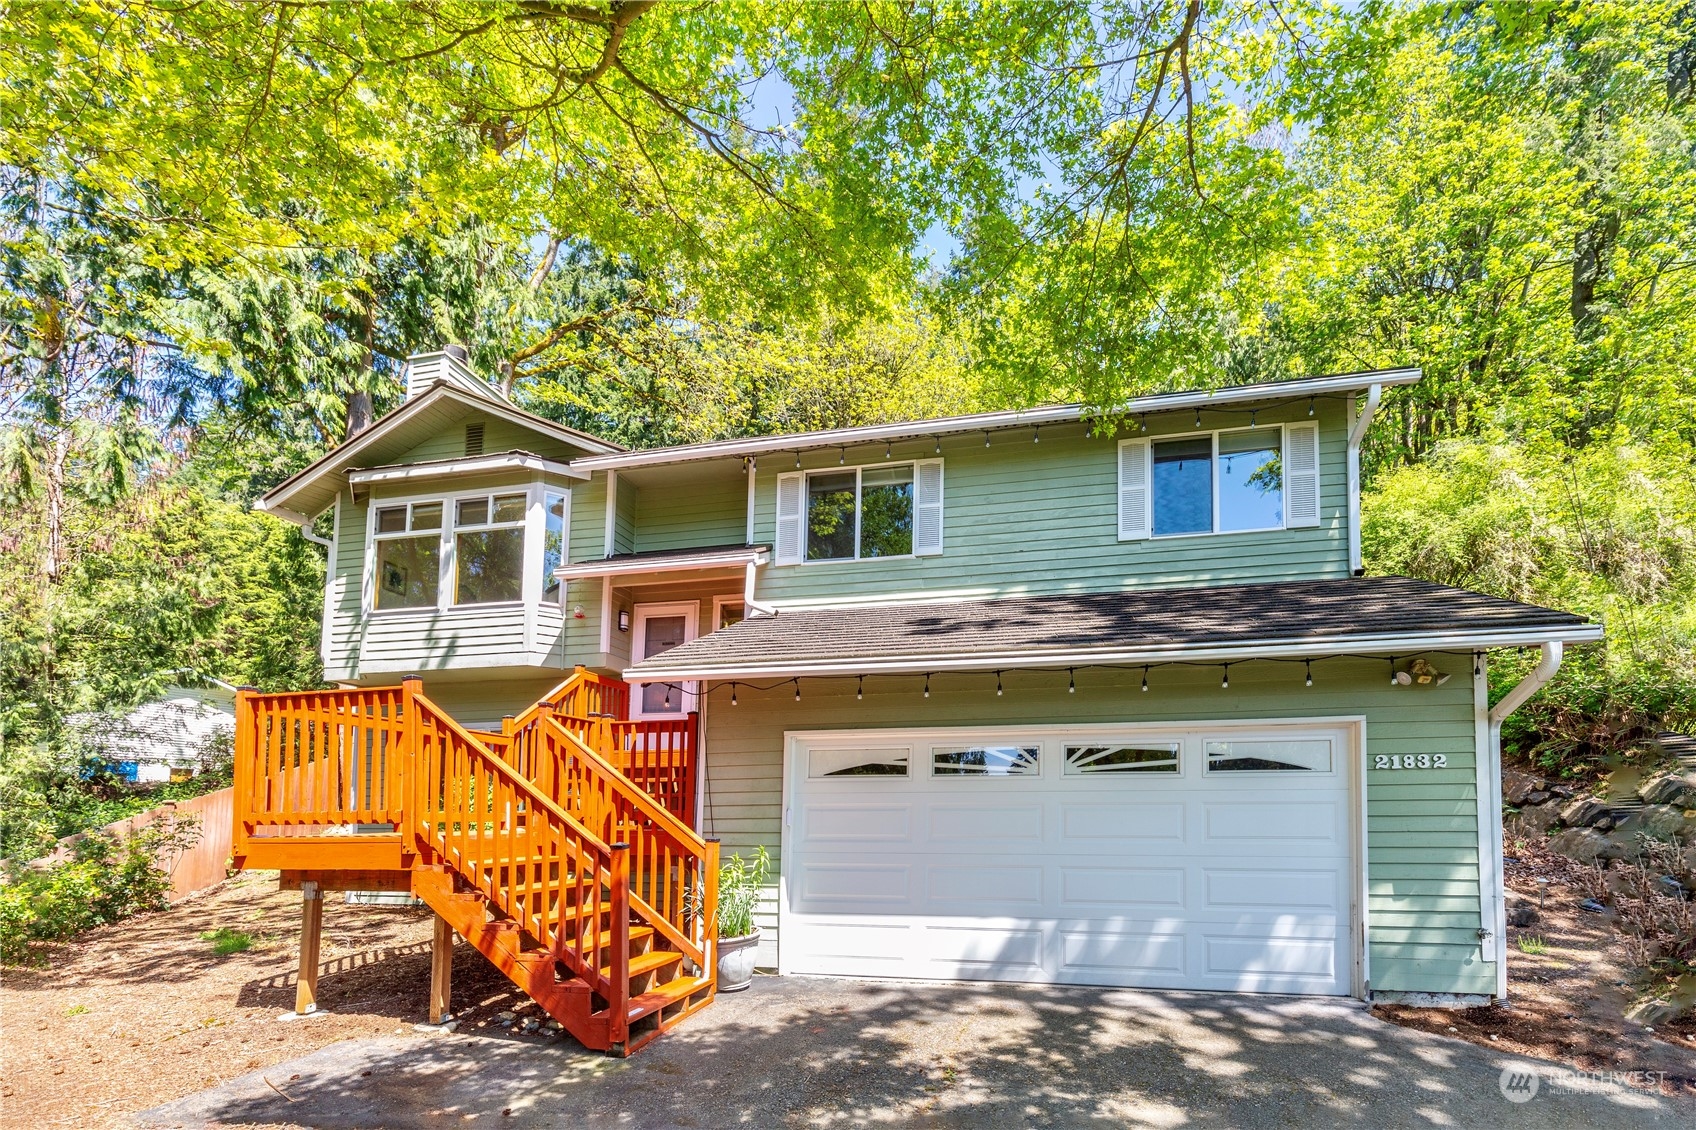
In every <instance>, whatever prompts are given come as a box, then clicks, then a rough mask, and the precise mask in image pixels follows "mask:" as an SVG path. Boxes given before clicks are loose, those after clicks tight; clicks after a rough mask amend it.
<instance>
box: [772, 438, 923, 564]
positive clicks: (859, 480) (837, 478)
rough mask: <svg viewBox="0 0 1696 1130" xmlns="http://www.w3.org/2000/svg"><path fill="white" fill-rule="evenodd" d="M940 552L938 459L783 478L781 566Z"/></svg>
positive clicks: (779, 496) (779, 503)
mask: <svg viewBox="0 0 1696 1130" xmlns="http://www.w3.org/2000/svg"><path fill="white" fill-rule="evenodd" d="M940 552H942V460H940V459H923V460H919V461H918V462H914V463H894V464H879V465H874V466H870V467H851V468H848V469H847V470H831V471H797V472H795V473H794V474H784V475H779V476H778V483H777V563H778V564H780V565H791V564H794V563H796V562H799V561H854V560H860V559H865V558H872V557H907V556H923V555H925V554H931V553H940Z"/></svg>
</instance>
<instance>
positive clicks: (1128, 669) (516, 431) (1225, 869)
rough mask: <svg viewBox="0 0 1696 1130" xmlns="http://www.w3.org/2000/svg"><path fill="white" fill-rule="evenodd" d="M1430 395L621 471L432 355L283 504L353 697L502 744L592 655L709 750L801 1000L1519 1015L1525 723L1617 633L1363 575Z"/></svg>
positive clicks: (283, 494)
mask: <svg viewBox="0 0 1696 1130" xmlns="http://www.w3.org/2000/svg"><path fill="white" fill-rule="evenodd" d="M1418 379H1419V373H1418V372H1417V371H1415V370H1395V371H1386V372H1372V373H1354V374H1346V375H1340V376H1326V377H1317V378H1311V379H1302V380H1291V381H1284V382H1277V383H1266V384H1254V385H1241V386H1232V387H1223V388H1217V389H1212V390H1207V391H1200V392H1184V393H1173V394H1166V395H1159V396H1149V397H1142V398H1139V399H1136V400H1133V401H1130V402H1129V403H1127V404H1125V405H1123V406H1122V407H1121V410H1120V411H1118V412H1116V413H1115V414H1114V417H1113V419H1112V421H1110V422H1104V421H1103V420H1101V419H1098V418H1096V417H1095V416H1092V415H1091V414H1090V413H1089V412H1087V411H1085V410H1084V409H1082V408H1080V407H1078V406H1058V407H1049V408H1039V409H1032V410H1028V411H1017V412H994V413H985V414H980V415H972V416H962V417H955V418H949V419H939V420H924V421H917V422H912V423H901V424H889V425H879V426H873V427H857V428H847V429H840V430H835V431H825V432H814V433H808V434H802V435H783V436H765V437H758V438H750V439H735V440H724V441H719V442H714V443H704V444H695V445H689V446H683V447H672V448H664V449H657V450H643V451H625V450H622V449H620V448H619V447H618V446H617V445H614V444H611V443H608V442H605V441H603V440H599V439H597V438H595V437H593V436H589V435H585V434H582V433H580V432H576V431H573V430H571V429H568V428H564V427H561V426H559V425H557V424H554V423H551V422H549V421H546V420H542V419H540V418H537V417H535V416H532V415H529V414H527V413H525V412H523V411H521V410H519V409H518V408H516V407H515V406H513V405H512V404H510V403H508V402H507V401H505V400H503V399H502V398H501V397H500V396H499V395H497V394H496V393H494V392H493V391H491V389H490V387H489V386H488V385H487V384H486V383H485V382H483V381H482V380H480V379H478V378H477V377H476V376H474V375H473V374H472V373H470V372H469V371H468V370H467V369H466V368H465V366H464V364H463V363H462V361H461V360H460V359H459V358H458V357H456V356H454V355H452V354H450V353H439V354H431V355H427V356H423V357H418V358H414V359H413V361H412V364H411V379H410V381H409V397H408V400H407V402H406V403H405V404H404V405H403V406H402V407H400V408H399V409H397V410H396V411H394V412H393V413H391V414H389V415H388V416H387V417H385V418H384V419H382V420H380V421H378V422H377V423H376V424H375V425H373V426H372V427H371V428H370V429H368V430H367V431H366V432H364V433H362V434H361V435H359V436H357V437H356V438H354V439H353V440H351V441H350V442H348V443H346V444H344V445H343V446H342V447H340V448H338V449H337V450H336V451H333V452H331V453H330V454H328V455H326V456H325V457H324V458H322V459H320V460H319V461H318V462H317V463H315V464H314V465H312V466H311V467H309V468H307V469H306V470H304V471H302V472H301V473H300V474H298V475H296V476H295V477H294V478H292V479H290V480H289V481H287V482H285V483H283V484H282V485H280V486H279V487H277V488H276V489H275V490H273V491H272V492H271V493H270V494H268V495H267V496H266V497H265V498H264V499H263V500H262V502H261V503H260V504H259V505H260V508H261V509H264V510H268V511H270V512H272V513H276V514H280V515H282V516H284V517H288V518H290V519H292V520H295V521H298V522H301V523H303V524H304V523H306V522H308V521H310V520H311V519H313V518H314V517H315V516H317V515H320V514H322V513H324V512H325V511H331V512H333V514H334V516H335V534H334V538H333V541H332V545H331V546H330V550H329V554H330V562H331V568H330V570H329V583H328V585H327V588H326V592H325V603H324V627H323V658H324V664H325V671H326V678H327V679H329V680H331V681H334V682H337V683H340V684H343V685H346V686H350V687H378V686H390V685H393V684H396V683H397V682H399V680H400V678H401V676H402V675H405V674H417V675H419V676H421V677H422V679H423V688H424V691H425V693H427V694H428V696H429V698H430V699H431V701H433V702H434V703H437V704H439V705H440V706H441V707H442V708H443V709H445V710H447V711H448V712H450V713H451V714H452V715H453V716H454V718H455V719H457V720H458V721H459V722H460V723H462V724H463V725H464V726H466V727H468V728H469V729H473V730H480V731H490V732H493V731H498V730H500V728H501V726H502V719H503V718H505V717H510V716H513V715H518V714H520V713H521V712H523V711H524V710H525V709H526V707H529V706H530V705H531V704H532V703H535V702H536V701H537V700H538V699H539V698H541V697H543V696H545V695H546V694H547V693H548V691H549V688H550V687H553V686H555V685H556V684H558V683H559V682H560V680H561V679H562V678H563V677H564V676H565V675H567V674H569V673H570V672H572V671H573V670H574V669H576V668H578V667H583V668H587V669H589V670H590V671H592V672H598V673H600V674H601V675H603V676H607V677H610V678H613V679H618V680H622V681H624V682H625V683H627V684H629V685H630V687H631V691H630V697H629V709H628V713H629V715H630V718H631V719H632V720H638V721H647V720H655V719H676V720H680V722H683V723H686V724H688V725H690V726H692V727H694V730H693V732H694V735H695V736H694V739H693V740H694V745H693V746H692V751H693V752H692V756H693V757H694V759H695V763H694V764H693V765H692V767H691V774H692V775H691V777H690V778H689V779H690V781H691V784H690V789H691V790H692V795H690V796H688V797H686V798H684V800H683V806H682V809H681V811H683V812H684V814H685V815H686V817H687V818H688V820H689V821H690V823H692V825H693V826H694V828H695V829H697V830H698V831H699V833H701V834H702V835H703V836H707V837H713V838H717V839H719V840H721V841H722V850H723V852H724V854H725V855H726V856H728V855H729V854H730V853H733V852H734V853H740V854H742V855H744V856H746V855H748V854H749V853H751V852H753V851H754V850H755V849H757V848H759V847H764V848H765V849H766V850H767V851H768V852H769V853H770V855H771V858H772V860H773V861H774V867H773V879H772V883H771V886H770V887H769V890H768V891H767V892H766V898H765V901H764V903H763V906H762V908H761V915H760V919H759V921H760V925H761V927H762V937H761V940H760V943H759V961H760V964H761V965H763V966H766V967H769V968H771V969H775V970H776V971H778V972H779V973H808V974H836V975H847V976H868V977H879V978H922V979H945V980H958V979H964V980H997V981H1025V982H1047V983H1072V984H1086V985H1113V986H1138V987H1151V988H1173V989H1214V990H1230V991H1245V992H1266V993H1304V994H1333V995H1352V996H1355V997H1362V998H1372V999H1386V998H1389V999H1421V1000H1435V1001H1448V1002H1462V1001H1464V1002H1483V1001H1487V1000H1489V999H1491V998H1500V997H1503V996H1505V994H1506V969H1505V960H1504V958H1505V954H1504V942H1505V933H1506V932H1505V928H1504V920H1503V914H1504V911H1503V884H1502V837H1501V824H1500V812H1501V802H1500V773H1499V729H1500V723H1501V720H1502V718H1503V717H1504V716H1505V714H1506V713H1507V712H1509V711H1511V710H1512V709H1514V708H1515V707H1517V706H1518V705H1519V704H1520V703H1521V702H1523V701H1524V700H1525V699H1526V698H1527V697H1528V696H1529V695H1530V694H1531V693H1533V692H1534V691H1535V690H1536V688H1537V687H1538V686H1540V685H1541V684H1542V683H1543V682H1545V681H1547V679H1548V678H1549V677H1550V676H1551V675H1552V674H1553V672H1554V670H1555V668H1556V667H1557V666H1558V664H1559V663H1560V659H1561V653H1562V648H1563V645H1566V644H1575V643H1583V642H1589V641H1594V640H1598V639H1600V638H1601V634H1602V630H1601V627H1600V626H1599V625H1596V624H1592V623H1588V622H1586V621H1585V620H1583V619H1581V618H1579V617H1576V616H1572V615H1568V614H1565V613H1561V612H1556V611H1551V610H1549V609H1544V608H1537V607H1532V606H1528V605H1524V604H1518V603H1513V602H1510V601H1504V600H1499V599H1495V598H1492V597H1488V596H1484V595H1481V594H1477V593H1472V592H1467V591H1464V590H1459V589H1455V588H1449V587H1445V586H1441V585H1435V584H1429V583H1426V582H1422V581H1416V580H1412V579H1408V578H1403V577H1368V576H1364V575H1362V570H1361V562H1360V544H1359V525H1360V523H1359V495H1360V485H1359V448H1360V441H1361V437H1362V435H1363V434H1364V433H1365V430H1366V427H1367V424H1368V422H1369V421H1370V420H1371V418H1372V415H1373V413H1374V411H1375V410H1376V408H1377V406H1378V404H1379V399H1380V396H1381V393H1382V391H1383V390H1384V389H1386V388H1389V387H1392V386H1398V385H1407V384H1411V383H1413V382H1415V381H1417V380H1418ZM1504 648H1538V649H1541V653H1542V662H1541V663H1540V665H1539V666H1538V667H1537V669H1536V671H1535V673H1534V674H1533V675H1531V676H1530V677H1529V678H1528V679H1527V680H1526V681H1525V682H1523V683H1522V684H1520V686H1519V687H1517V688H1516V689H1515V690H1514V691H1513V692H1512V693H1511V694H1510V695H1509V696H1508V697H1507V698H1506V699H1505V700H1503V701H1502V702H1501V703H1500V704H1498V705H1497V706H1496V707H1495V708H1494V709H1492V708H1491V707H1490V705H1489V702H1488V700H1487V695H1486V688H1487V682H1486V673H1487V669H1488V664H1489V662H1490V656H1491V654H1492V652H1494V651H1496V650H1497V649H1504Z"/></svg>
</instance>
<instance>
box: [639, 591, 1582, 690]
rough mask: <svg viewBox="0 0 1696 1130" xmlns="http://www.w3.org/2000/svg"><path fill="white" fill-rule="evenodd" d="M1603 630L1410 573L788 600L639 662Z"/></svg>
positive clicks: (741, 665)
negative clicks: (986, 596)
mask: <svg viewBox="0 0 1696 1130" xmlns="http://www.w3.org/2000/svg"><path fill="white" fill-rule="evenodd" d="M1601 637H1602V627H1601V625H1600V624H1593V623H1591V622H1590V621H1588V620H1586V619H1585V618H1584V617H1582V616H1575V615H1573V614H1572V613H1570V612H1558V611H1555V610H1554V609H1550V608H1540V607H1538V606H1536V605H1532V604H1521V603H1519V602H1517V601H1512V600H1502V599H1501V598H1499V597H1493V596H1485V595H1484V594H1482V593H1476V592H1470V591H1468V590H1466V589H1459V588H1453V587H1451V586H1449V585H1438V584H1432V583H1431V582H1429V581H1417V580H1414V579H1412V578H1410V577H1348V578H1338V579H1335V580H1323V581H1281V582H1275V583H1270V584H1248V585H1218V586H1213V587H1209V588H1189V589H1143V590H1138V591H1134V592H1099V593H1080V594H1070V593H1069V594H1062V595H1057V596H1034V597H1010V598H1000V599H993V600H974V601H960V602H956V603H952V604H908V605H884V606H879V607H855V608H821V609H784V610H781V611H779V612H778V613H777V614H776V615H773V616H762V617H755V618H752V619H748V620H744V621H742V622H741V623H738V624H733V625H731V626H730V627H727V628H721V629H719V630H718V631H716V632H713V633H712V634H711V635H706V636H701V637H699V638H697V639H695V640H693V641H691V642H689V643H686V644H682V645H681V646H679V647H675V648H673V649H672V650H670V651H667V652H665V653H663V654H661V655H658V656H655V657H654V658H652V659H648V660H644V661H643V662H641V663H638V664H636V665H635V666H633V667H631V668H629V669H628V670H627V671H626V672H625V677H626V678H629V679H631V680H633V681H637V682H641V681H644V680H647V681H656V680H661V679H665V680H687V679H730V678H739V679H745V678H759V677H762V676H774V675H775V676H796V675H857V674H870V673H873V672H891V673H896V672H904V673H913V674H922V673H926V672H935V671H949V670H976V671H982V670H994V669H996V668H998V667H1006V668H1012V667H1087V666H1090V665H1092V664H1108V663H1114V664H1126V665H1133V666H1134V665H1135V664H1137V663H1144V662H1147V663H1159V662H1162V661H1167V660H1171V659H1177V658H1184V659H1195V658H1198V657H1205V658H1210V659H1215V660H1218V659H1223V660H1227V661H1234V660H1235V659H1237V658H1241V659H1251V658H1273V657H1275V656H1292V657H1297V658H1299V657H1301V656H1303V655H1311V656H1318V655H1336V654H1339V653H1369V654H1385V655H1391V654H1396V653H1398V652H1399V653H1402V654H1411V653H1413V652H1416V651H1433V650H1445V649H1449V648H1454V649H1460V650H1470V649H1472V648H1482V647H1509V646H1516V645H1522V644H1526V645H1528V644H1534V643H1541V642H1544V641H1546V640H1562V641H1565V642H1570V643H1582V642H1587V641H1590V640H1597V639H1600V638H1601Z"/></svg>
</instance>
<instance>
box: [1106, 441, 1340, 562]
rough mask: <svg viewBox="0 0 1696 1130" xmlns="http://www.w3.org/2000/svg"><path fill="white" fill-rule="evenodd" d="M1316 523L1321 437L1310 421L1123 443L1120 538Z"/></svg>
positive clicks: (1287, 526) (1273, 528)
mask: <svg viewBox="0 0 1696 1130" xmlns="http://www.w3.org/2000/svg"><path fill="white" fill-rule="evenodd" d="M1318 524H1319V440H1318V428H1317V427H1315V426H1314V425H1312V424H1288V425H1282V426H1279V425H1273V426H1269V427H1260V428H1253V427H1250V428H1234V429H1230V430H1227V431H1215V432H1205V433H1203V434H1201V435H1193V434H1190V435H1176V436H1172V437H1170V438H1160V437H1155V438H1150V439H1141V438H1138V439H1132V440H1125V441H1123V442H1121V443H1120V444H1119V537H1120V539H1121V540H1130V539H1133V538H1146V537H1149V536H1153V537H1157V538H1159V537H1176V536H1181V535H1185V534H1214V533H1243V532H1252V531H1258V530H1281V529H1287V528H1293V527H1297V526H1316V525H1318Z"/></svg>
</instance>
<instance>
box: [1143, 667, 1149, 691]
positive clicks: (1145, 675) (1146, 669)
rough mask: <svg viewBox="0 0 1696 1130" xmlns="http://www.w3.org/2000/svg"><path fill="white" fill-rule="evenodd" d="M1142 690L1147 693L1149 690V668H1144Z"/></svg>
mask: <svg viewBox="0 0 1696 1130" xmlns="http://www.w3.org/2000/svg"><path fill="white" fill-rule="evenodd" d="M1142 689H1143V690H1144V691H1145V692H1146V691H1147V690H1148V668H1147V667H1144V668H1143V669H1142Z"/></svg>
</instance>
